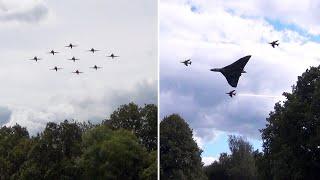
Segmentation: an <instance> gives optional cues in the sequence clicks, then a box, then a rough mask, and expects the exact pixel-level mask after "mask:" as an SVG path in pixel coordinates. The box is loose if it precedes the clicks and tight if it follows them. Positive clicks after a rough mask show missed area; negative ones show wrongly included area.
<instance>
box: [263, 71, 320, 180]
mask: <svg viewBox="0 0 320 180" xmlns="http://www.w3.org/2000/svg"><path fill="white" fill-rule="evenodd" d="M319 77H320V67H311V68H310V69H308V70H307V71H306V72H305V73H303V74H302V76H299V77H298V81H297V84H296V85H295V86H293V87H292V93H284V96H285V97H286V98H287V100H286V101H284V102H283V104H281V103H277V104H276V105H275V107H274V111H273V112H271V113H270V116H269V117H268V118H267V124H266V127H265V128H264V129H262V130H261V132H262V139H263V152H264V157H263V158H264V159H261V160H263V161H262V162H263V163H264V164H265V167H269V168H265V169H266V170H268V172H263V173H264V174H268V175H269V176H270V177H272V178H273V179H318V178H319V176H320V173H319V172H320V78H319Z"/></svg>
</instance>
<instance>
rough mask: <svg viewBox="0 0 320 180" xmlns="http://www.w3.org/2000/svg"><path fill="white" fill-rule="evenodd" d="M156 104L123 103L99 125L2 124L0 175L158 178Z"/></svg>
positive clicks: (127, 179)
mask: <svg viewBox="0 0 320 180" xmlns="http://www.w3.org/2000/svg"><path fill="white" fill-rule="evenodd" d="M157 111H158V110H157V106H156V105H153V104H147V105H145V106H143V107H139V106H138V105H136V104H134V103H130V104H126V105H122V106H120V107H119V108H118V109H117V110H116V111H114V112H113V113H112V114H111V115H110V117H109V118H107V119H105V120H103V121H102V122H101V123H100V124H92V123H90V122H84V123H80V122H75V121H68V120H65V121H63V122H61V123H54V122H48V123H47V124H46V127H45V129H44V130H43V131H42V132H40V133H38V134H37V135H35V136H30V135H29V133H28V131H27V129H26V128H25V127H21V126H20V125H18V124H16V125H14V126H12V127H6V126H4V127H2V128H1V129H0V179H1V180H7V179H26V180H28V179H30V180H31V179H38V180H41V179H53V180H56V179H59V180H67V179H68V180H69V179H70V180H73V179H77V180H78V179H110V180H112V179H114V180H140V179H141V180H154V179H157Z"/></svg>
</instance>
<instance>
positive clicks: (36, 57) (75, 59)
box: [29, 43, 120, 75]
mask: <svg viewBox="0 0 320 180" xmlns="http://www.w3.org/2000/svg"><path fill="white" fill-rule="evenodd" d="M64 47H66V48H70V49H73V48H75V47H78V45H75V44H72V43H70V44H68V45H66V46H64ZM88 51H90V52H92V53H95V52H97V51H100V50H98V49H94V48H91V49H90V50H88ZM48 53H49V54H52V55H55V54H57V53H59V52H58V51H55V50H51V51H50V52H48ZM107 57H110V58H112V59H114V58H117V57H120V56H116V55H114V54H113V53H112V54H111V55H109V56H107ZM29 60H33V61H36V62H38V61H39V60H41V58H39V57H38V56H34V57H33V58H32V59H29ZM68 60H70V61H73V62H76V61H78V60H80V59H79V58H76V57H75V56H73V57H72V58H70V59H68ZM89 68H92V69H95V70H98V69H101V68H102V67H100V66H97V65H94V66H92V67H89ZM61 69H63V68H62V67H58V66H54V67H53V68H51V69H50V70H53V71H56V72H58V70H61ZM72 73H74V74H77V75H79V74H81V73H83V72H82V71H79V70H78V69H76V70H75V71H73V72H72Z"/></svg>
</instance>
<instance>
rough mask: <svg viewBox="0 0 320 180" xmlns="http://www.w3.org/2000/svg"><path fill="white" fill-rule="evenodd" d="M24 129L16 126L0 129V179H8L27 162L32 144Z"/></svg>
mask: <svg viewBox="0 0 320 180" xmlns="http://www.w3.org/2000/svg"><path fill="white" fill-rule="evenodd" d="M28 140H29V133H28V131H27V129H26V128H22V127H21V126H20V125H18V124H16V125H15V126H13V127H5V126H4V127H2V128H1V129H0V179H10V177H11V176H12V175H13V174H14V173H16V172H17V171H18V170H19V169H20V167H21V166H22V164H23V163H24V162H25V161H26V160H27V153H28V151H29V149H30V148H31V146H32V144H31V143H30V142H29V141H28Z"/></svg>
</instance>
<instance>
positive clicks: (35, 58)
mask: <svg viewBox="0 0 320 180" xmlns="http://www.w3.org/2000/svg"><path fill="white" fill-rule="evenodd" d="M29 60H33V61H36V62H37V61H39V60H41V59H40V58H38V57H37V56H35V57H34V58H32V59H29Z"/></svg>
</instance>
